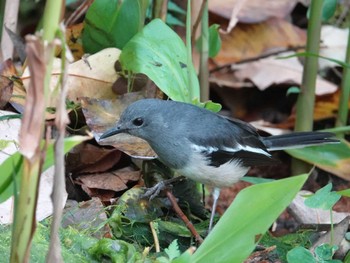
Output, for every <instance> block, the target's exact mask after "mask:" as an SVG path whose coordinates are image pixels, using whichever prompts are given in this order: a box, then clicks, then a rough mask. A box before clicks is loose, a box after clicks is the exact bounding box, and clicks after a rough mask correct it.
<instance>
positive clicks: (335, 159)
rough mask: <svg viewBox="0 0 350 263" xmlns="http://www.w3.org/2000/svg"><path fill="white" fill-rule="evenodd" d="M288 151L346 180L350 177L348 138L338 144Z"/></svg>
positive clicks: (295, 156)
mask: <svg viewBox="0 0 350 263" xmlns="http://www.w3.org/2000/svg"><path fill="white" fill-rule="evenodd" d="M287 152H288V153H289V154H290V155H292V156H293V157H294V158H298V159H300V160H303V161H305V162H308V163H311V164H314V165H315V166H317V167H319V168H321V169H323V170H325V171H328V172H330V173H333V174H335V175H338V176H339V177H342V178H344V179H346V180H349V179H350V143H348V142H347V141H346V140H341V141H340V143H336V144H325V145H320V146H312V147H306V148H301V149H291V150H287Z"/></svg>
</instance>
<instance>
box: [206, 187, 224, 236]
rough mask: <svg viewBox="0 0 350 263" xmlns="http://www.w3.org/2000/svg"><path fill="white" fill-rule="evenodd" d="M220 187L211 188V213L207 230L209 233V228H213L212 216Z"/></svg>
mask: <svg viewBox="0 0 350 263" xmlns="http://www.w3.org/2000/svg"><path fill="white" fill-rule="evenodd" d="M220 190H221V189H220V188H217V187H215V188H214V190H213V193H212V195H213V207H212V210H211V215H210V221H209V230H208V232H209V233H210V231H211V229H212V228H213V222H214V216H215V211H216V206H217V204H218V199H219V196H220Z"/></svg>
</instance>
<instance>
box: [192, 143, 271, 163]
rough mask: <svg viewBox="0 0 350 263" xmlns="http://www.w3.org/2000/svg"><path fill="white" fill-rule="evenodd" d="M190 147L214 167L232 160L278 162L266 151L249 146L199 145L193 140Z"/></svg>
mask: <svg viewBox="0 0 350 263" xmlns="http://www.w3.org/2000/svg"><path fill="white" fill-rule="evenodd" d="M192 148H193V149H194V150H195V151H196V152H198V153H200V154H202V155H203V156H204V157H205V158H206V159H207V160H208V164H209V165H211V166H214V167H219V166H220V165H222V164H225V163H228V162H230V161H233V160H236V161H239V162H240V163H241V164H242V165H244V166H256V165H270V164H273V163H276V162H278V161H277V160H276V159H274V158H273V157H272V156H271V154H270V153H268V152H267V151H265V150H263V149H260V148H253V147H250V146H246V147H243V146H242V145H237V146H236V147H234V148H232V147H225V146H223V145H218V144H209V143H208V144H207V145H206V146H204V145H203V144H200V146H199V145H198V144H196V143H195V142H193V144H192Z"/></svg>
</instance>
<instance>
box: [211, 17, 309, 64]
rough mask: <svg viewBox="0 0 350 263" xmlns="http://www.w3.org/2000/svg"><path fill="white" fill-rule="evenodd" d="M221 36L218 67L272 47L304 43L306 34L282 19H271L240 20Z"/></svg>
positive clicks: (279, 47)
mask: <svg viewBox="0 0 350 263" xmlns="http://www.w3.org/2000/svg"><path fill="white" fill-rule="evenodd" d="M221 39H222V48H221V50H220V52H219V54H218V55H217V56H216V57H215V58H214V61H215V63H216V64H217V65H219V66H222V65H225V64H230V63H235V62H238V61H241V60H245V59H248V58H254V57H258V56H261V55H262V54H264V53H267V52H268V51H271V50H275V49H283V48H284V49H286V48H292V47H300V46H304V45H305V43H306V33H305V31H304V30H302V29H300V28H298V27H296V26H293V25H292V24H290V23H289V22H287V21H285V20H283V19H279V18H273V19H269V20H267V21H265V22H262V23H258V24H242V23H239V24H238V25H237V26H236V27H235V28H234V29H233V30H232V32H231V33H230V34H222V35H221Z"/></svg>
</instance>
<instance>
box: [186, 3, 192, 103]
mask: <svg viewBox="0 0 350 263" xmlns="http://www.w3.org/2000/svg"><path fill="white" fill-rule="evenodd" d="M186 51H187V72H188V86H189V87H188V90H189V92H190V98H191V99H192V100H193V99H194V98H193V92H192V89H193V87H194V85H193V83H194V80H193V79H192V74H191V70H190V68H189V67H191V65H192V44H191V0H187V16H186ZM190 102H191V101H190Z"/></svg>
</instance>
